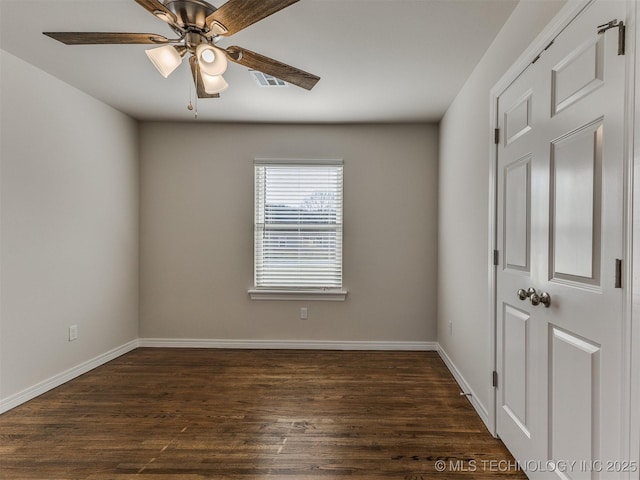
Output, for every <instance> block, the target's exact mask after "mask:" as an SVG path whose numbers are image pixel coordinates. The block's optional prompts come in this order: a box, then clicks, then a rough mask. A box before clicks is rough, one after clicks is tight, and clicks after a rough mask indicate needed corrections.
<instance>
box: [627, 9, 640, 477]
mask: <svg viewBox="0 0 640 480" xmlns="http://www.w3.org/2000/svg"><path fill="white" fill-rule="evenodd" d="M630 4H631V5H630V6H629V9H630V10H629V11H630V14H629V16H628V18H629V23H628V25H627V31H628V32H629V33H628V35H627V48H628V50H627V55H629V58H628V59H627V62H630V63H628V66H630V67H632V68H629V69H628V71H629V76H628V77H627V82H629V83H628V85H634V88H627V95H628V97H627V101H626V105H627V106H628V107H629V112H628V114H627V121H628V122H629V125H630V128H629V129H628V131H627V132H626V133H627V145H626V146H627V148H628V152H627V160H628V166H629V179H628V181H627V185H626V186H627V188H628V192H629V193H628V195H627V197H628V198H627V201H628V205H629V209H628V212H627V215H626V216H625V220H626V221H628V222H629V223H628V226H629V228H628V231H627V232H626V239H627V241H628V244H627V248H626V251H625V253H626V254H627V255H628V259H629V260H628V262H627V263H628V265H629V267H628V268H626V270H625V272H624V273H625V275H624V276H623V281H626V282H627V285H628V286H629V288H628V289H627V292H626V298H625V305H624V307H625V311H626V318H625V322H628V323H626V324H625V328H626V329H627V330H626V331H627V332H629V331H630V332H631V335H628V339H629V344H628V345H625V347H626V348H627V350H628V355H629V364H628V365H629V366H630V368H629V369H628V375H625V380H626V378H628V379H629V383H628V385H627V386H628V388H629V390H628V391H627V392H625V393H626V394H627V395H626V398H625V400H628V402H629V403H628V404H625V405H624V407H625V410H626V412H628V419H629V432H628V435H627V436H626V441H625V442H624V443H623V445H626V446H627V447H628V452H629V460H630V461H631V462H635V465H636V466H639V468H640V409H638V408H637V405H640V282H639V283H633V277H634V274H636V273H640V272H639V271H638V270H640V244H639V243H640V219H638V220H636V221H634V219H633V217H634V212H638V213H640V177H639V178H638V181H636V179H635V178H634V173H635V172H640V85H638V81H640V78H638V77H639V73H640V72H636V69H637V68H638V67H639V66H640V28H639V25H640V5H638V2H635V1H631V2H630ZM630 106H634V107H635V108H634V107H630ZM634 238H635V239H636V242H634V241H633V240H634ZM634 298H636V299H637V300H636V301H635V302H634ZM634 405H635V406H636V408H633V406H634ZM632 478H636V479H638V478H640V473H638V472H636V473H635V474H634V475H633V477H632Z"/></svg>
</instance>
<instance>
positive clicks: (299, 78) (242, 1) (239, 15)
mask: <svg viewBox="0 0 640 480" xmlns="http://www.w3.org/2000/svg"><path fill="white" fill-rule="evenodd" d="M135 1H136V2H137V3H138V4H139V5H141V6H142V7H143V8H145V9H146V10H148V11H149V12H151V13H152V14H153V15H155V16H156V17H157V18H159V19H160V20H163V21H164V22H166V23H167V24H169V26H170V27H171V29H172V30H173V31H174V32H175V33H176V34H178V35H179V38H177V39H168V38H166V37H164V36H162V35H156V34H153V33H110V32H43V33H44V34H45V35H47V36H49V37H51V38H53V39H55V40H58V41H59V42H62V43H64V44H66V45H98V44H149V45H161V46H159V47H155V48H152V49H149V50H147V51H146V53H147V56H148V57H149V59H150V60H151V62H152V63H153V64H154V66H155V67H156V68H157V69H158V71H159V72H160V73H161V74H162V76H164V77H165V78H166V77H168V76H169V75H170V74H171V73H172V72H173V71H174V70H175V69H176V68H178V66H179V65H180V64H181V63H182V59H183V57H184V56H185V55H186V54H187V53H189V64H190V66H191V73H192V75H193V79H194V82H195V84H196V92H197V95H198V98H216V97H219V96H220V92H222V91H224V90H226V89H227V87H228V84H227V82H226V81H225V80H224V78H223V77H222V74H223V73H224V72H225V71H226V69H227V60H230V61H232V62H234V63H238V64H240V65H243V66H245V67H248V68H250V69H253V70H257V71H260V72H262V73H266V74H268V75H271V76H273V77H276V78H279V79H281V80H284V81H286V82H288V83H291V84H292V85H297V86H298V87H302V88H304V89H307V90H311V89H312V88H313V87H314V86H315V84H316V83H318V81H319V80H320V77H318V76H316V75H313V74H311V73H308V72H305V71H303V70H300V69H298V68H295V67H292V66H290V65H286V64H284V63H281V62H278V61H276V60H273V59H271V58H268V57H265V56H264V55H260V54H259V53H255V52H252V51H251V50H247V49H246V48H242V47H237V46H232V47H227V48H222V47H218V46H216V44H217V43H218V41H219V40H220V39H221V38H222V37H228V36H231V35H233V34H234V33H236V32H239V31H240V30H242V29H244V28H246V27H248V26H249V25H252V24H254V23H256V22H258V21H260V20H262V19H264V18H266V17H268V16H269V15H271V14H273V13H276V12H278V11H280V10H282V9H284V8H286V7H288V6H290V5H292V4H294V3H296V2H298V1H299V0H228V1H227V2H226V3H225V4H224V5H222V6H221V7H220V8H216V7H214V6H213V5H210V4H209V3H207V2H206V1H204V0H165V1H164V2H161V1H160V0H135Z"/></svg>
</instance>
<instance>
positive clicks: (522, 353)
mask: <svg viewBox="0 0 640 480" xmlns="http://www.w3.org/2000/svg"><path fill="white" fill-rule="evenodd" d="M504 310H505V311H504V329H503V335H504V339H503V341H502V345H503V348H504V352H503V355H502V358H503V359H504V366H503V371H504V388H503V389H502V393H503V395H502V398H501V399H500V402H499V404H500V407H501V408H502V409H504V411H505V413H506V414H507V415H509V417H511V420H512V421H513V422H514V423H515V424H516V425H517V427H518V428H520V430H522V433H523V434H524V435H525V436H526V437H527V438H530V437H531V433H530V426H529V422H530V418H529V414H528V410H529V408H528V407H529V402H528V400H527V385H529V384H530V383H531V382H530V379H529V370H528V366H529V348H528V345H529V332H528V330H529V323H528V322H529V318H530V317H529V314H528V313H527V312H523V311H522V310H519V309H518V308H515V307H513V306H511V305H505V307H504Z"/></svg>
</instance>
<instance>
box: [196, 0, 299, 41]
mask: <svg viewBox="0 0 640 480" xmlns="http://www.w3.org/2000/svg"><path fill="white" fill-rule="evenodd" d="M298 1H299V0H259V1H256V0H229V1H228V2H227V3H225V4H224V5H222V6H221V7H220V8H219V9H218V10H216V11H215V12H213V13H212V14H211V15H209V16H208V17H207V19H206V23H207V27H208V28H209V29H211V30H212V31H213V33H214V34H218V35H224V36H229V35H233V34H234V33H236V32H239V31H240V30H242V29H243V28H247V27H248V26H249V25H253V24H254V23H256V22H258V21H260V20H262V19H263V18H266V17H268V16H269V15H271V14H273V13H276V12H278V11H280V10H282V9H283V8H286V7H288V6H289V5H292V4H294V3H296V2H298Z"/></svg>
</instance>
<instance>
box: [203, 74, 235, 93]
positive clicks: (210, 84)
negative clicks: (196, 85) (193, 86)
mask: <svg viewBox="0 0 640 480" xmlns="http://www.w3.org/2000/svg"><path fill="white" fill-rule="evenodd" d="M201 76H202V85H203V86H204V91H205V92H207V93H209V94H212V95H213V94H215V93H220V92H224V91H225V90H226V89H227V88H228V87H229V84H228V83H227V82H226V80H225V79H224V78H222V75H207V74H206V73H202V75H201Z"/></svg>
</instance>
